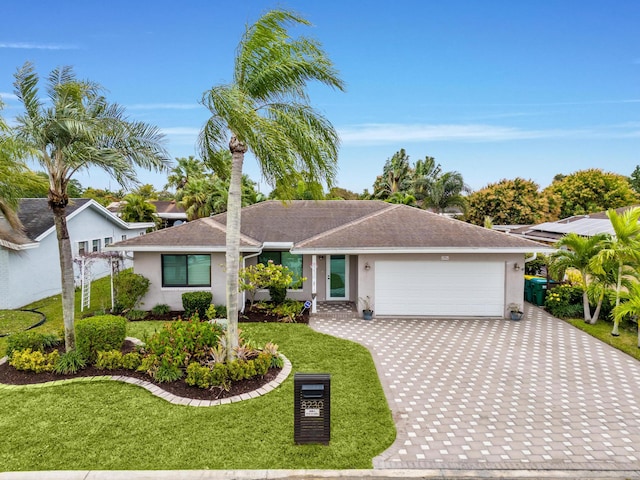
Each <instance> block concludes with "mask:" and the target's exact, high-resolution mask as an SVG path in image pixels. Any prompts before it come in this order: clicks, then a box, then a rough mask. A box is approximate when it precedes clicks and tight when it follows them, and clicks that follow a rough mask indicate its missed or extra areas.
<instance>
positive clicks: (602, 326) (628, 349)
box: [567, 318, 640, 360]
mask: <svg viewBox="0 0 640 480" xmlns="http://www.w3.org/2000/svg"><path fill="white" fill-rule="evenodd" d="M567 322H569V323H570V324H571V325H573V326H574V327H576V328H579V329H580V330H584V331H585V332H587V333H588V334H589V335H592V336H594V337H596V338H598V339H600V340H602V341H603V342H605V343H608V344H609V345H611V346H612V347H615V348H617V349H618V350H621V351H623V352H625V353H627V354H629V355H631V356H632V357H634V358H636V359H638V360H640V348H638V330H637V327H636V325H634V324H621V325H620V328H619V331H620V336H619V337H614V336H613V335H611V329H612V328H613V324H612V323H611V322H607V321H606V320H602V319H601V320H598V322H597V323H596V324H595V325H589V324H588V323H585V321H584V319H582V318H580V319H568V320H567Z"/></svg>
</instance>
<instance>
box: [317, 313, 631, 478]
mask: <svg viewBox="0 0 640 480" xmlns="http://www.w3.org/2000/svg"><path fill="white" fill-rule="evenodd" d="M525 310H526V311H525V317H524V318H523V320H521V321H518V322H516V321H510V320H497V319H480V318H466V319H435V318H421V319H408V318H402V319H395V318H378V319H374V320H372V321H365V320H361V319H357V318H353V316H350V315H340V314H338V315H333V316H332V315H331V314H325V315H322V317H314V318H312V320H311V326H312V327H313V328H314V329H316V330H318V331H321V332H324V333H328V334H331V335H334V336H336V337H340V338H345V339H349V340H353V341H355V342H358V343H360V344H362V345H364V346H366V347H367V348H368V349H369V350H370V352H371V354H372V356H373V358H374V361H375V363H376V366H377V369H378V374H379V376H380V379H381V381H382V384H383V387H384V391H385V394H386V396H387V400H388V402H389V406H390V408H391V410H392V413H393V417H394V420H395V422H396V428H397V431H398V435H397V438H396V441H395V442H394V443H393V445H392V446H391V447H390V448H389V449H387V450H386V451H385V452H383V453H382V454H381V455H379V456H378V457H376V458H375V459H374V462H373V463H374V467H375V468H382V469H386V468H394V469H397V468H409V469H414V468H415V469H431V468H451V469H492V470H495V469H498V470H499V469H528V470H538V469H539V470H573V469H575V470H620V471H622V470H638V469H640V363H639V362H638V361H636V360H635V359H633V358H631V357H629V356H628V355H626V354H624V353H622V352H620V351H618V350H616V349H614V348H612V347H610V346H609V345H606V344H605V343H603V342H601V341H599V340H597V339H595V338H593V337H591V336H589V335H587V334H586V333H584V332H582V331H580V330H578V329H576V328H574V327H572V326H571V325H569V324H567V323H566V322H563V321H562V320H559V319H557V318H554V317H551V316H550V315H548V314H547V313H546V312H545V311H544V310H542V309H539V308H536V307H533V306H531V305H527V306H526V309H525ZM341 317H342V318H341Z"/></svg>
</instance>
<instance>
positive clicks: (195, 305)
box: [182, 291, 213, 318]
mask: <svg viewBox="0 0 640 480" xmlns="http://www.w3.org/2000/svg"><path fill="white" fill-rule="evenodd" d="M211 300H213V295H212V294H211V292H204V291H203V292H185V293H183V294H182V309H183V310H184V316H185V317H186V318H191V316H192V315H193V314H194V313H196V312H197V313H198V315H199V316H200V318H206V316H207V309H208V308H209V305H211Z"/></svg>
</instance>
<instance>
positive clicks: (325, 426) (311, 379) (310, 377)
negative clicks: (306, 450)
mask: <svg viewBox="0 0 640 480" xmlns="http://www.w3.org/2000/svg"><path fill="white" fill-rule="evenodd" d="M293 391H294V397H295V398H294V401H293V404H294V412H293V423H294V426H293V440H294V442H295V443H296V444H298V445H300V444H303V443H322V444H324V445H329V440H330V439H331V376H330V375H329V374H327V373H296V374H295V375H294V377H293Z"/></svg>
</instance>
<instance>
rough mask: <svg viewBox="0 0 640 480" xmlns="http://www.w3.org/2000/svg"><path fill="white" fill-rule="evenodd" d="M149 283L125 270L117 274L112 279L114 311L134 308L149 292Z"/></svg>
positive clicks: (147, 280) (144, 278)
mask: <svg viewBox="0 0 640 480" xmlns="http://www.w3.org/2000/svg"><path fill="white" fill-rule="evenodd" d="M150 284H151V282H150V281H149V279H148V278H146V277H144V276H142V275H139V274H137V273H133V272H132V271H131V270H125V271H123V272H120V273H118V274H117V275H116V276H115V277H114V278H113V288H114V290H115V304H116V308H115V310H116V311H117V312H123V311H126V310H131V309H133V308H135V307H136V306H137V305H138V303H139V302H140V300H142V297H144V296H145V295H146V294H147V292H148V291H149V285H150Z"/></svg>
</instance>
